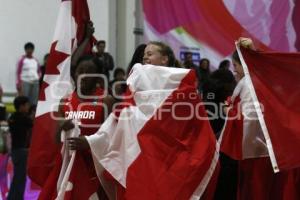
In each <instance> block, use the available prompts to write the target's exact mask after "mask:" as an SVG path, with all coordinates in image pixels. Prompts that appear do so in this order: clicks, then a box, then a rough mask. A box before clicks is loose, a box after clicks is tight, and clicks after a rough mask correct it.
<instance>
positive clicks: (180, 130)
mask: <svg viewBox="0 0 300 200" xmlns="http://www.w3.org/2000/svg"><path fill="white" fill-rule="evenodd" d="M127 84H128V88H129V90H130V92H129V93H131V96H130V97H128V100H127V103H126V105H125V106H120V107H122V109H120V110H119V111H118V112H114V113H112V114H111V115H110V116H109V117H108V119H107V120H106V121H105V122H104V124H102V126H101V128H100V129H99V131H98V132H97V133H96V134H94V135H91V136H86V137H87V139H88V142H89V144H90V147H91V150H92V153H93V156H94V162H95V167H96V170H97V172H98V174H99V175H100V176H101V174H102V172H103V170H104V169H105V170H107V171H108V172H109V173H110V174H111V175H112V177H113V178H114V179H115V180H116V181H117V182H118V183H119V184H120V185H122V186H123V187H124V188H125V193H124V194H123V195H124V196H123V197H122V198H124V199H130V200H134V199H144V200H147V199H149V200H150V199H151V200H152V199H163V200H168V199H170V200H171V199H195V200H199V198H200V197H201V196H202V194H203V192H204V190H205V188H206V186H207V184H208V183H209V180H210V178H211V176H212V174H213V172H214V170H215V167H216V165H217V162H218V146H217V142H216V139H215V136H214V134H213V131H212V129H211V127H210V124H209V121H208V120H207V115H206V111H205V109H204V105H203V104H202V102H201V99H200V97H199V95H198V94H197V92H196V91H197V90H196V77H195V73H194V71H193V70H188V69H180V68H169V67H161V66H152V65H141V64H136V65H135V66H134V67H133V69H132V71H131V74H130V76H129V78H128V79H127ZM125 102H126V101H125ZM116 113H118V114H116ZM117 115H118V116H117ZM104 188H105V187H104ZM118 198H120V197H118ZM122 198H121V199H122Z"/></svg>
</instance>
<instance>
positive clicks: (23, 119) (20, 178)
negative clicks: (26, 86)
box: [7, 96, 33, 200]
mask: <svg viewBox="0 0 300 200" xmlns="http://www.w3.org/2000/svg"><path fill="white" fill-rule="evenodd" d="M14 106H15V109H16V112H15V113H13V114H12V115H11V116H10V118H9V119H8V124H9V131H10V133H11V140H12V151H11V157H12V161H13V166H14V176H13V180H12V183H11V187H10V190H9V193H8V198H7V199H8V200H19V199H20V200H22V199H23V195H24V190H25V185H26V163H27V155H28V147H29V140H30V138H29V137H30V132H31V128H32V125H33V120H32V118H31V117H30V115H29V111H30V103H29V99H28V98H27V97H25V96H18V97H16V98H15V100H14Z"/></svg>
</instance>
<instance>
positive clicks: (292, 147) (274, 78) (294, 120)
mask: <svg viewBox="0 0 300 200" xmlns="http://www.w3.org/2000/svg"><path fill="white" fill-rule="evenodd" d="M237 50H238V53H239V57H240V59H241V63H242V66H243V70H244V73H245V77H244V78H243V79H242V80H240V81H239V83H238V85H237V87H236V89H235V91H234V93H233V96H232V108H231V109H230V110H229V112H228V115H227V121H226V123H225V127H224V129H223V132H222V134H221V137H220V141H219V142H220V143H221V151H222V152H224V153H225V154H227V155H229V156H231V157H232V158H235V159H237V160H242V161H240V163H239V171H240V173H239V175H240V176H239V181H240V182H239V194H238V195H239V196H238V199H252V198H255V199H299V197H300V195H299V192H298V189H296V188H297V187H299V185H300V176H299V169H300V168H299V167H300V157H299V153H300V148H299V145H300V129H299V121H300V110H299V106H298V102H299V101H300V93H299V91H300V90H299V89H300V78H299V77H300V56H299V55H300V54H299V53H274V52H273V53H267V52H259V51H252V50H247V49H239V48H237ZM272 169H273V170H272ZM274 172H280V173H277V174H274Z"/></svg>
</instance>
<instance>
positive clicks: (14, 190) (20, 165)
mask: <svg viewBox="0 0 300 200" xmlns="http://www.w3.org/2000/svg"><path fill="white" fill-rule="evenodd" d="M27 154H28V150H27V149H15V150H12V152H11V157H12V161H13V165H14V176H13V180H12V182H11V185H10V190H9V193H8V197H7V200H23V196H24V191H25V186H26V164H27Z"/></svg>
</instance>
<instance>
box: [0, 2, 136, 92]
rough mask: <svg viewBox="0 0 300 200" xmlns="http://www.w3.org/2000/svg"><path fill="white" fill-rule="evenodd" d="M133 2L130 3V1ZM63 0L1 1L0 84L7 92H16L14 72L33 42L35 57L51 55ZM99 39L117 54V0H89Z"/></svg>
mask: <svg viewBox="0 0 300 200" xmlns="http://www.w3.org/2000/svg"><path fill="white" fill-rule="evenodd" d="M129 1H131V0H129ZM60 2H61V0H0V24H1V31H0V61H1V64H0V83H1V85H2V87H3V89H4V92H15V91H16V90H15V70H16V62H17V60H18V58H19V57H20V56H21V55H22V54H23V53H24V50H23V46H24V44H25V43H26V42H27V41H32V42H33V43H34V44H35V46H36V48H35V57H36V58H38V59H39V60H40V61H42V59H43V56H44V54H45V53H47V52H48V50H49V48H50V45H51V41H52V37H53V33H54V28H55V23H56V18H57V12H58V8H59V4H60ZM89 5H90V11H91V18H92V20H93V21H94V24H95V28H96V32H95V35H96V38H98V39H104V40H106V41H107V46H108V49H107V50H109V51H110V52H111V53H112V54H113V56H115V55H116V54H115V52H116V37H115V36H114V34H116V31H115V30H114V28H113V27H114V26H112V24H116V13H114V12H116V9H115V7H116V0H89Z"/></svg>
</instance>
